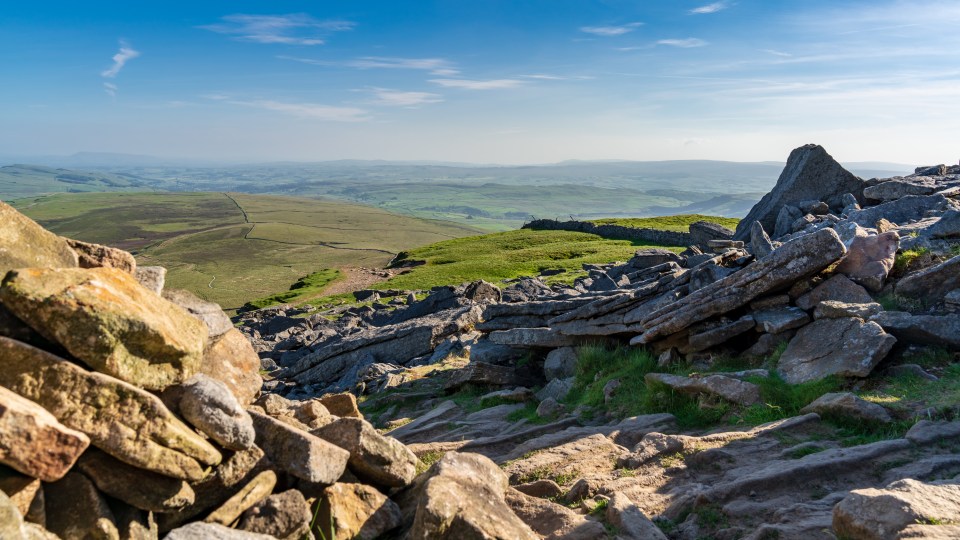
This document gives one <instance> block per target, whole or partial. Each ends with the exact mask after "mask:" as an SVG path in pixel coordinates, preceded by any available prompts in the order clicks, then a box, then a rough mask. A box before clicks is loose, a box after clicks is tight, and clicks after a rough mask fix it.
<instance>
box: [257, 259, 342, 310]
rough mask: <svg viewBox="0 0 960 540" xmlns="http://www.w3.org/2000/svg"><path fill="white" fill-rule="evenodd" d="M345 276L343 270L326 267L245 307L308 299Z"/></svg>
mask: <svg viewBox="0 0 960 540" xmlns="http://www.w3.org/2000/svg"><path fill="white" fill-rule="evenodd" d="M342 277H343V272H341V271H340V270H337V269H336V268H332V269H331V268H326V269H323V270H321V271H319V272H314V273H312V274H310V275H307V276H304V277H302V278H300V279H298V280H297V282H296V283H294V284H293V285H291V286H290V290H289V291H287V292H284V293H277V294H273V295H270V296H267V297H265V298H260V299H259V300H253V301H250V302H247V303H246V305H244V306H243V307H244V308H247V309H261V308H265V307H269V306H275V305H277V304H292V303H300V302H302V301H306V300H307V299H309V298H310V297H311V296H316V295H318V294H320V292H321V291H323V289H324V288H325V287H326V286H327V285H330V284H331V283H333V282H334V281H336V280H338V279H340V278H342Z"/></svg>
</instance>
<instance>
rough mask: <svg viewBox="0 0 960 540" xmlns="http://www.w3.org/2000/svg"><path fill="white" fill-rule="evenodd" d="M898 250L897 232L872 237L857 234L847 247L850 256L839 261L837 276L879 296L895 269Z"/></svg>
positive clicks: (898, 236) (898, 237) (898, 239)
mask: <svg viewBox="0 0 960 540" xmlns="http://www.w3.org/2000/svg"><path fill="white" fill-rule="evenodd" d="M899 247H900V234H899V233H897V231H889V232H885V233H882V234H878V235H873V236H869V235H866V234H858V235H857V236H856V237H855V238H854V239H853V240H852V242H851V243H850V245H849V246H848V247H847V256H846V257H844V258H843V260H842V261H840V264H839V265H838V266H837V272H839V273H841V274H844V275H845V276H847V277H849V278H850V279H852V280H853V281H855V282H857V283H859V284H861V285H863V286H864V287H866V288H867V289H869V290H871V291H874V292H877V291H879V290H880V289H882V288H883V283H884V281H885V280H886V279H887V275H889V274H890V270H892V269H893V261H894V258H895V257H896V255H897V249H898V248H899Z"/></svg>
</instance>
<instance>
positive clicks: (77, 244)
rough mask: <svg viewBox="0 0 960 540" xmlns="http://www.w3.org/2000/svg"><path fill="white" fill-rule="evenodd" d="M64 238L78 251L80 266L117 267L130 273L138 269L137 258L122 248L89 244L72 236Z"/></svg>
mask: <svg viewBox="0 0 960 540" xmlns="http://www.w3.org/2000/svg"><path fill="white" fill-rule="evenodd" d="M64 240H66V241H67V244H68V245H69V246H70V247H71V248H72V249H73V251H75V252H76V253H77V257H78V259H79V263H80V268H116V269H118V270H123V271H124V272H126V273H128V274H133V273H134V272H136V270H137V260H136V259H134V258H133V255H131V254H130V253H128V252H126V251H124V250H122V249H117V248H112V247H107V246H101V245H100V244H88V243H87V242H81V241H79V240H72V239H70V238H65V239H64Z"/></svg>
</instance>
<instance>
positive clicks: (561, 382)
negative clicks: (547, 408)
mask: <svg viewBox="0 0 960 540" xmlns="http://www.w3.org/2000/svg"><path fill="white" fill-rule="evenodd" d="M573 383H574V378H573V377H567V378H566V379H552V380H551V381H550V382H548V383H547V384H546V385H545V386H544V387H543V388H541V389H540V390H539V391H538V392H537V394H536V396H537V399H539V400H545V399H547V398H553V399H554V400H555V401H563V399H564V398H565V397H567V394H569V393H570V390H573Z"/></svg>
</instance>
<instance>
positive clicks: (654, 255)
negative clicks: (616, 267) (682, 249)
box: [627, 248, 681, 270]
mask: <svg viewBox="0 0 960 540" xmlns="http://www.w3.org/2000/svg"><path fill="white" fill-rule="evenodd" d="M680 261H681V259H680V256H679V255H677V254H676V253H674V252H672V251H670V250H669V249H665V248H643V249H638V250H637V251H636V253H635V254H634V255H633V257H631V258H630V260H629V261H627V265H628V266H630V267H631V268H633V269H636V270H643V269H645V268H650V267H652V266H657V265H660V264H664V263H668V262H674V263H679V262H680Z"/></svg>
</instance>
